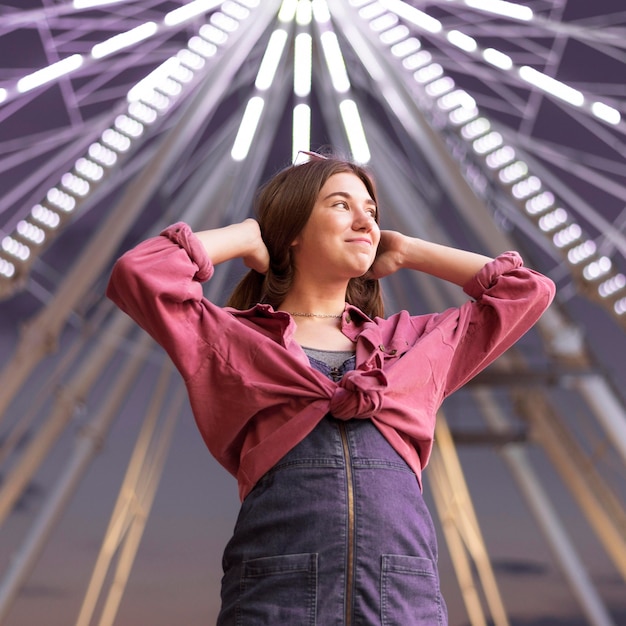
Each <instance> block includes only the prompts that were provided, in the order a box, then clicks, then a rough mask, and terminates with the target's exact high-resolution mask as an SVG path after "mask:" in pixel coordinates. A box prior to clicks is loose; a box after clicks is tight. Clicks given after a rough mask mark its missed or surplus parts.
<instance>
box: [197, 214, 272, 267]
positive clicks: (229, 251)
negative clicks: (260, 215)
mask: <svg viewBox="0 0 626 626" xmlns="http://www.w3.org/2000/svg"><path fill="white" fill-rule="evenodd" d="M195 234H196V236H197V237H198V239H200V241H201V242H202V245H203V246H204V247H205V249H206V251H207V253H208V255H209V256H210V257H211V261H213V264H214V265H218V264H220V263H224V261H228V260H230V259H236V258H241V259H243V262H244V263H245V265H246V266H247V267H249V268H250V269H252V270H256V271H257V272H259V273H261V274H265V272H267V270H268V269H269V266H270V255H269V252H268V251H267V248H266V247H265V242H264V241H263V238H262V237H261V229H260V228H259V223H258V222H257V221H256V220H255V219H252V218H248V219H246V220H244V221H243V222H238V223H237V224H230V225H229V226H224V227H223V228H215V229H213V230H203V231H199V232H196V233H195Z"/></svg>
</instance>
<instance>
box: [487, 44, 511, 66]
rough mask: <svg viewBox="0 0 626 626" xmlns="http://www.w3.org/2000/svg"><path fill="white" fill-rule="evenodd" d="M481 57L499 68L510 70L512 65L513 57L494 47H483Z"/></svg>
mask: <svg viewBox="0 0 626 626" xmlns="http://www.w3.org/2000/svg"><path fill="white" fill-rule="evenodd" d="M483 59H485V61H487V63H489V64H490V65H493V66H495V67H499V68H500V69H501V70H510V69H511V68H512V67H513V59H511V57H510V56H509V55H508V54H504V52H500V50H496V49H495V48H485V49H484V50H483Z"/></svg>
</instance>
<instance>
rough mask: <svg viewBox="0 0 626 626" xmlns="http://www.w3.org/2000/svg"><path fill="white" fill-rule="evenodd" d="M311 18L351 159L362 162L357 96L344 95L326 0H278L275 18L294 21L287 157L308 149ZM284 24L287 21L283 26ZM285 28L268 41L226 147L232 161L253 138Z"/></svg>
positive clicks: (364, 147) (365, 157)
mask: <svg viewBox="0 0 626 626" xmlns="http://www.w3.org/2000/svg"><path fill="white" fill-rule="evenodd" d="M313 20H315V22H316V24H317V27H318V29H319V31H320V36H319V42H320V44H321V47H322V51H323V54H324V58H325V60H326V65H327V68H328V72H329V75H330V79H331V84H332V86H333V89H334V90H335V92H336V93H337V94H338V96H339V99H340V102H339V113H340V117H341V120H342V122H343V125H344V128H345V131H346V136H347V137H348V142H349V144H350V151H351V153H352V157H353V158H354V160H355V161H357V162H359V163H367V162H368V161H369V159H370V156H371V155H370V150H369V147H368V144H367V140H366V138H365V133H364V131H363V126H362V122H361V117H360V114H359V110H358V107H357V104H356V102H354V100H352V99H351V98H349V97H348V92H349V91H350V89H351V85H350V79H349V78H348V74H347V71H346V65H345V61H344V58H343V55H342V53H341V48H340V46H339V41H338V39H337V36H336V34H335V33H334V31H333V30H332V25H331V16H330V12H329V10H328V4H327V2H326V0H283V2H282V4H281V7H280V10H279V12H278V21H279V22H280V23H282V24H284V25H287V24H292V23H294V24H295V30H296V35H295V38H294V59H293V61H294V72H293V94H294V102H295V104H294V107H293V111H292V159H293V161H294V162H295V160H296V159H297V158H299V157H298V155H300V154H301V153H302V152H305V151H309V150H310V149H311V107H310V105H309V97H310V93H311V83H312V65H313V38H312V35H311V32H310V31H311V23H312V21H313ZM285 27H286V26H285ZM288 37H289V35H288V33H287V31H286V30H285V28H283V27H281V28H277V29H276V30H275V31H274V32H273V33H272V35H271V36H270V39H269V41H268V44H267V47H266V49H265V52H264V54H263V58H262V60H261V65H260V66H259V71H258V74H257V77H256V81H255V88H256V92H255V94H254V95H253V96H252V97H251V98H250V100H249V101H248V103H247V106H246V108H245V111H244V114H243V117H242V121H241V123H240V126H239V130H238V132H237V136H236V138H235V142H234V144H233V148H232V150H231V156H232V158H233V159H234V160H235V161H242V160H243V159H245V158H246V157H247V155H248V152H249V150H250V146H251V145H252V142H253V140H254V136H255V134H256V131H257V128H258V126H259V123H260V119H261V115H262V113H263V109H264V107H265V98H264V92H266V91H267V90H268V89H270V87H271V86H272V84H273V82H274V78H275V76H276V71H277V69H278V67H279V64H280V60H281V58H282V55H283V52H284V49H285V46H286V44H287V40H288Z"/></svg>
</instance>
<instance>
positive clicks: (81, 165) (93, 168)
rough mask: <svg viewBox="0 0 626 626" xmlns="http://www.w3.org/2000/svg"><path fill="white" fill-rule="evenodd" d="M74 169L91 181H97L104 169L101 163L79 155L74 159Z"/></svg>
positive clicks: (102, 174)
mask: <svg viewBox="0 0 626 626" xmlns="http://www.w3.org/2000/svg"><path fill="white" fill-rule="evenodd" d="M74 169H75V170H76V172H77V173H78V174H80V175H81V176H82V177H83V178H86V179H87V180H90V181H92V182H97V181H99V180H100V179H101V178H102V177H103V176H104V169H103V168H102V166H101V165H98V164H97V163H94V162H93V161H91V160H89V159H86V158H84V157H81V158H80V159H78V160H77V161H76V163H75V164H74Z"/></svg>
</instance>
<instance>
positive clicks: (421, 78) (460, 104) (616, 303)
mask: <svg viewBox="0 0 626 626" xmlns="http://www.w3.org/2000/svg"><path fill="white" fill-rule="evenodd" d="M350 3H351V4H352V5H353V6H355V7H357V8H358V9H359V15H360V17H362V18H363V19H364V20H367V21H369V24H370V26H371V28H372V29H373V30H374V31H376V32H378V34H379V36H380V39H381V41H382V42H383V43H385V44H386V45H387V46H389V47H390V50H391V53H392V55H393V56H394V57H396V58H398V59H399V60H400V61H401V62H402V65H403V67H404V68H405V69H407V70H409V71H411V72H412V73H413V78H414V80H415V81H416V82H417V83H418V84H419V85H420V86H421V87H422V89H423V91H424V92H425V93H426V94H427V95H428V96H429V97H430V99H431V102H433V103H434V104H435V105H436V106H437V107H438V109H439V110H440V111H442V112H444V113H445V114H446V115H447V117H448V121H449V123H450V125H451V126H452V127H453V128H455V129H456V131H457V132H458V133H459V135H460V136H461V137H462V138H463V139H464V140H465V141H467V142H468V143H469V145H470V146H471V147H472V150H473V152H474V153H475V154H476V155H477V156H479V157H480V158H482V160H483V161H484V163H485V164H486V166H487V168H488V169H489V170H491V171H492V172H493V173H494V174H495V175H496V176H497V179H498V180H499V182H500V184H501V185H502V186H504V187H505V188H507V189H508V190H509V191H510V193H511V195H512V196H513V198H514V199H515V200H516V201H517V203H518V204H519V205H520V206H521V207H523V210H524V212H525V214H526V215H527V217H528V218H530V219H532V220H533V221H534V222H535V223H536V224H537V227H538V228H539V229H540V230H541V232H542V233H543V234H544V235H545V236H546V237H548V238H549V239H550V241H551V242H552V244H553V245H554V246H555V247H556V248H557V249H558V250H559V251H560V252H561V253H562V254H563V255H564V257H565V258H566V260H567V262H568V263H569V265H570V266H571V267H572V269H574V271H575V272H576V273H577V274H578V275H579V276H581V277H582V278H583V279H584V281H585V282H586V283H588V284H589V285H592V286H593V287H594V289H593V292H594V294H595V295H596V296H597V297H598V299H599V300H600V301H601V302H602V303H603V304H609V305H610V306H611V308H612V312H613V313H614V314H615V315H617V316H624V317H622V318H621V319H626V277H625V276H624V274H622V273H620V272H618V271H616V269H615V268H614V265H613V263H612V261H611V259H610V258H609V257H607V256H601V255H599V254H598V250H597V246H596V244H595V242H594V241H593V240H592V239H590V238H589V237H588V236H587V235H586V234H585V233H584V231H583V229H582V228H581V226H580V225H579V224H578V223H576V222H575V221H574V219H573V218H572V217H571V215H570V214H569V213H568V212H567V210H566V209H564V208H563V207H561V206H559V203H558V201H557V199H556V198H555V197H554V194H553V193H552V192H551V191H549V190H547V189H546V188H545V187H544V185H543V182H542V181H541V180H540V178H539V177H537V176H535V175H533V174H532V172H531V171H530V168H529V166H528V164H527V163H525V162H524V161H523V160H522V159H521V158H519V157H518V156H517V154H516V151H515V149H514V148H513V147H512V146H510V145H508V144H506V143H505V140H504V138H503V136H502V135H501V134H500V133H499V132H497V130H494V129H493V128H492V125H491V123H490V121H489V120H488V119H487V118H486V117H484V116H481V115H480V113H479V111H478V109H477V107H476V102H475V100H474V99H473V98H472V97H471V96H470V95H469V94H468V93H467V92H465V91H464V90H462V89H458V88H456V86H455V83H454V81H453V80H452V78H450V77H449V76H445V75H444V72H443V69H442V68H441V66H440V65H439V64H437V63H435V62H433V60H432V57H431V55H430V53H429V52H428V51H426V50H422V49H421V48H422V47H421V43H420V41H419V40H418V39H416V38H415V37H413V36H411V35H410V33H409V32H408V29H407V28H406V27H405V26H403V25H401V24H400V23H399V20H398V19H397V15H395V13H392V12H388V11H387V10H386V8H385V6H383V5H386V4H387V2H378V1H372V0H350ZM394 18H395V19H394ZM382 24H384V25H385V27H386V29H387V30H383V29H382V28H381V25H382Z"/></svg>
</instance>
